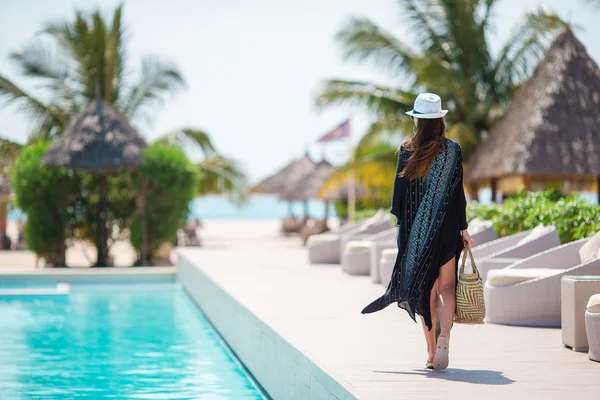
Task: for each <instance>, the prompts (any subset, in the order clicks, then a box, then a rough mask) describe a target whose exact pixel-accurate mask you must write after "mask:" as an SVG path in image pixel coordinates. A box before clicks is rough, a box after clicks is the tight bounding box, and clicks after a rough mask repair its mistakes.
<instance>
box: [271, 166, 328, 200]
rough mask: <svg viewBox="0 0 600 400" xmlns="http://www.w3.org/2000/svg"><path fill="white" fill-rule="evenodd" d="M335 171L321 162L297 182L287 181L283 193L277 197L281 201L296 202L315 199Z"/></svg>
mask: <svg viewBox="0 0 600 400" xmlns="http://www.w3.org/2000/svg"><path fill="white" fill-rule="evenodd" d="M333 171H335V167H334V166H333V165H331V164H330V163H328V162H327V161H325V160H323V161H321V162H320V163H318V164H316V165H315V166H314V167H313V169H312V170H310V171H307V172H306V173H305V174H304V176H301V177H299V179H298V180H292V179H290V180H288V181H287V183H286V185H285V189H284V192H283V193H282V194H281V195H280V196H279V197H280V198H281V199H282V200H288V201H297V200H307V199H312V198H317V196H318V194H319V190H320V189H321V186H323V184H324V183H325V181H327V179H328V178H329V176H330V175H331V174H332V173H333Z"/></svg>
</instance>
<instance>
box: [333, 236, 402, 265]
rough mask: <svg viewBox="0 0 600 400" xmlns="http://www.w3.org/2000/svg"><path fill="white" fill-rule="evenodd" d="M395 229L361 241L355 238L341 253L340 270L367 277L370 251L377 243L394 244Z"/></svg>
mask: <svg viewBox="0 0 600 400" xmlns="http://www.w3.org/2000/svg"><path fill="white" fill-rule="evenodd" d="M397 234H398V233H397V228H388V229H386V230H384V231H383V232H379V233H375V234H373V235H370V236H366V237H364V239H361V238H359V237H357V236H355V237H354V238H353V239H352V240H350V241H349V242H347V243H346V245H345V246H344V251H343V252H342V270H344V271H345V272H347V273H348V274H350V275H369V273H370V271H371V268H370V265H369V264H370V262H371V251H372V249H373V248H374V247H375V246H377V244H378V243H389V242H390V241H392V242H394V243H395V241H393V239H394V238H395V237H396V235H397Z"/></svg>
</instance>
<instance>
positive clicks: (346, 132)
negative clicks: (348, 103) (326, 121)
mask: <svg viewBox="0 0 600 400" xmlns="http://www.w3.org/2000/svg"><path fill="white" fill-rule="evenodd" d="M349 137H350V120H349V119H347V120H346V121H344V122H342V123H341V124H339V125H338V126H337V127H335V128H334V129H332V130H331V131H329V132H327V133H326V134H324V135H323V136H321V138H320V139H319V140H317V142H319V143H326V142H332V141H334V140H342V139H346V138H349Z"/></svg>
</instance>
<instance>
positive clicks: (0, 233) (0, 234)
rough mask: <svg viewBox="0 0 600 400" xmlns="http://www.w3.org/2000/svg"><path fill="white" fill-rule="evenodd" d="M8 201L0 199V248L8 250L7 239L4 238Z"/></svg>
mask: <svg viewBox="0 0 600 400" xmlns="http://www.w3.org/2000/svg"><path fill="white" fill-rule="evenodd" d="M7 203H8V201H7V200H6V199H4V198H3V199H0V248H1V249H3V250H9V246H8V240H6V206H7Z"/></svg>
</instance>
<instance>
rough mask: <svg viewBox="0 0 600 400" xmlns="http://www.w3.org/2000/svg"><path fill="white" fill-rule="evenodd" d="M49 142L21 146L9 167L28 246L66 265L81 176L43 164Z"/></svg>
mask: <svg viewBox="0 0 600 400" xmlns="http://www.w3.org/2000/svg"><path fill="white" fill-rule="evenodd" d="M49 147H50V143H47V142H37V143H34V144H32V145H29V146H27V147H25V148H24V149H23V151H22V152H21V154H20V155H19V157H18V158H17V160H16V161H15V164H14V166H13V168H12V170H11V176H12V188H13V190H14V193H15V200H16V205H17V206H18V207H19V208H20V209H21V210H22V211H23V212H24V213H25V214H27V225H26V229H25V238H26V240H27V245H28V247H29V249H31V250H32V251H33V252H35V253H36V254H37V255H38V256H40V257H44V258H45V259H46V262H47V263H49V264H51V265H61V266H64V265H65V251H66V245H65V240H66V239H67V237H68V236H70V235H71V233H72V231H71V230H70V229H68V228H69V222H70V221H71V220H73V219H76V214H77V212H78V209H79V207H77V201H78V193H79V184H80V179H79V177H78V176H77V175H74V174H73V173H72V172H71V171H69V170H68V169H66V168H54V167H47V166H45V165H44V163H43V161H42V159H43V157H44V155H45V154H46V152H47V151H48V149H49Z"/></svg>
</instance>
